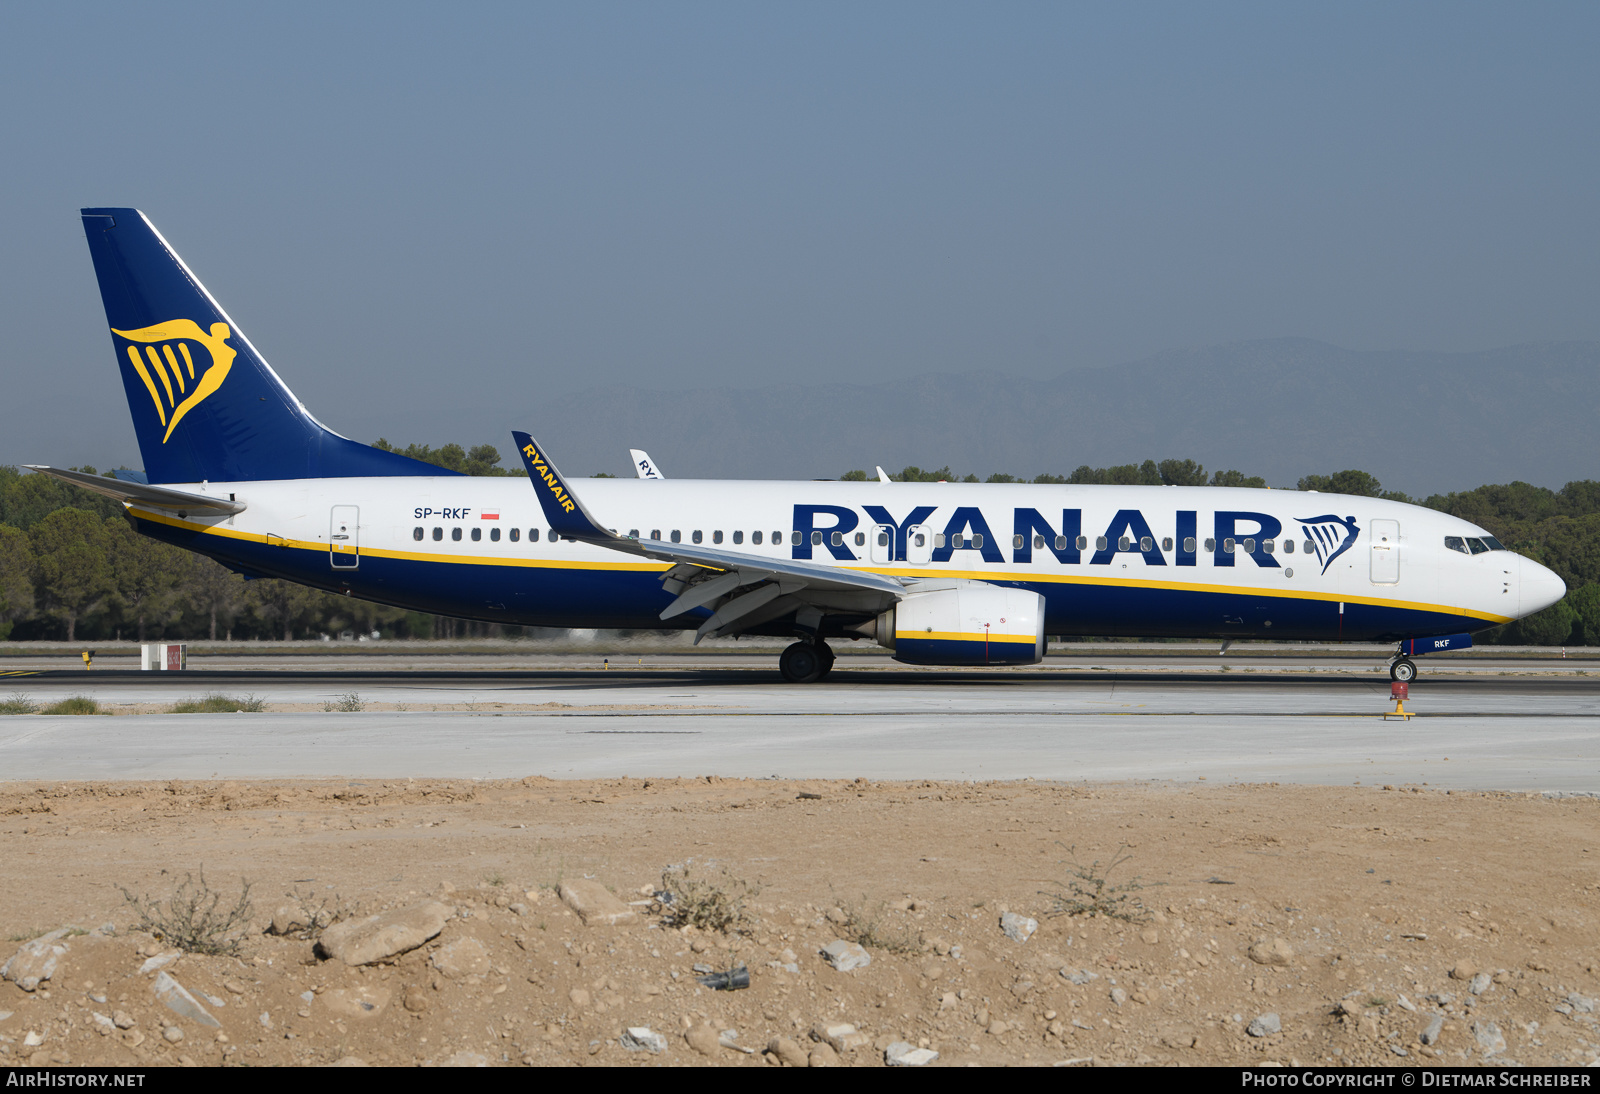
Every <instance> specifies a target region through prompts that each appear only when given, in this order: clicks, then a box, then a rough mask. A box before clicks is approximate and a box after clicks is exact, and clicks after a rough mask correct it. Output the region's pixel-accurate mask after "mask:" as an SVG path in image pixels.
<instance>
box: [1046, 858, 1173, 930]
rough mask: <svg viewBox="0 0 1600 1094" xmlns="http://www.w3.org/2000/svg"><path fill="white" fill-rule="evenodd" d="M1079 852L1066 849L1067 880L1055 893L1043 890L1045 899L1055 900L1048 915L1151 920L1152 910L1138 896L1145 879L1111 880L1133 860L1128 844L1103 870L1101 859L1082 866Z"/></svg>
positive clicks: (1060, 883) (1059, 884)
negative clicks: (1123, 865)
mask: <svg viewBox="0 0 1600 1094" xmlns="http://www.w3.org/2000/svg"><path fill="white" fill-rule="evenodd" d="M1076 851H1077V848H1076V847H1068V848H1067V854H1068V855H1069V856H1071V857H1070V859H1069V862H1070V870H1069V877H1068V878H1067V880H1066V881H1064V882H1056V883H1055V885H1056V887H1055V888H1054V889H1043V890H1040V892H1041V893H1042V894H1043V895H1044V896H1048V897H1050V898H1052V899H1053V900H1054V904H1053V905H1052V907H1051V909H1050V910H1049V911H1048V912H1046V913H1045V914H1046V915H1052V916H1055V915H1082V916H1091V917H1093V916H1104V917H1106V918H1108V919H1121V920H1125V921H1127V922H1129V923H1138V922H1142V921H1143V920H1145V919H1148V918H1149V916H1150V911H1149V909H1148V908H1146V907H1145V906H1144V901H1143V900H1142V899H1141V898H1140V897H1139V896H1138V895H1137V894H1138V893H1139V891H1140V890H1142V889H1143V888H1144V887H1145V886H1144V882H1143V881H1142V879H1140V878H1139V877H1137V876H1135V877H1133V878H1131V879H1130V880H1128V881H1120V882H1113V881H1112V880H1111V874H1112V872H1113V871H1115V870H1116V869H1117V867H1119V866H1121V865H1122V864H1123V863H1125V862H1127V861H1128V860H1129V859H1130V858H1132V857H1133V854H1132V853H1131V852H1130V851H1129V850H1128V848H1127V845H1126V844H1124V845H1123V846H1121V847H1118V848H1117V853H1116V854H1114V855H1112V856H1111V861H1110V862H1109V863H1107V864H1105V865H1104V866H1101V865H1100V860H1099V859H1095V860H1094V861H1093V862H1091V863H1090V864H1089V865H1087V866H1085V865H1083V864H1082V863H1081V862H1079V861H1078V857H1077V854H1076V853H1075V852H1076ZM1063 865H1067V863H1063Z"/></svg>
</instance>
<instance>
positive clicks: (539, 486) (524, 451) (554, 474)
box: [511, 429, 624, 547]
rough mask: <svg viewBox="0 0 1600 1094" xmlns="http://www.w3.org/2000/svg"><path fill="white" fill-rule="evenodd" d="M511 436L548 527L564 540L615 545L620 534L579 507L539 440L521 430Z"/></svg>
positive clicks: (514, 431) (580, 505) (575, 497)
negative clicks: (530, 480) (601, 524)
mask: <svg viewBox="0 0 1600 1094" xmlns="http://www.w3.org/2000/svg"><path fill="white" fill-rule="evenodd" d="M511 436H512V438H513V439H515V441H516V442H517V452H518V453H520V454H521V456H522V462H523V465H524V466H526V467H527V469H528V478H530V479H532V480H533V492H534V493H535V494H537V495H538V496H539V505H540V506H541V507H542V508H543V509H544V518H545V520H547V521H549V522H550V530H551V531H553V532H555V533H556V534H557V535H559V536H565V537H567V538H568V539H581V540H585V541H588V542H590V543H603V544H605V545H606V546H608V547H613V546H618V545H619V544H618V542H617V541H619V540H622V539H623V538H624V537H621V536H618V535H617V534H616V533H614V532H609V531H607V530H606V529H605V528H602V527H601V526H600V522H599V521H597V520H595V519H594V517H593V516H592V515H591V514H590V513H589V511H588V510H587V509H585V508H584V507H583V502H581V501H579V500H578V498H577V496H576V495H574V494H573V492H572V491H571V490H569V489H567V482H566V479H564V478H563V477H562V475H561V472H560V471H557V470H556V465H555V464H553V463H551V462H550V460H549V458H548V457H547V456H546V455H545V453H544V450H543V449H542V448H541V447H540V445H539V443H538V442H537V441H535V440H534V439H533V438H532V437H531V436H529V435H528V434H526V433H523V432H522V431H521V430H515V429H514V430H512V431H511Z"/></svg>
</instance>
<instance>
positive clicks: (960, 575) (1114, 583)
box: [128, 503, 1515, 623]
mask: <svg viewBox="0 0 1600 1094" xmlns="http://www.w3.org/2000/svg"><path fill="white" fill-rule="evenodd" d="M128 508H129V509H130V510H131V511H132V512H134V513H135V514H137V515H138V516H139V518H140V519H142V520H152V521H155V522H157V523H159V524H166V525H169V526H171V527H174V528H183V529H186V530H188V531H191V532H201V533H204V534H206V535H213V536H220V537H222V538H224V539H236V540H241V541H243V542H247V543H262V544H267V545H270V546H272V547H283V548H293V549H296V550H302V551H315V552H316V553H318V554H326V553H328V551H329V545H328V544H326V543H316V542H312V541H309V540H296V539H284V538H282V537H279V536H275V535H266V534H263V533H261V532H241V531H239V530H237V529H234V528H227V527H224V526H222V525H211V524H200V523H198V522H196V521H192V520H184V519H182V518H180V517H172V516H168V515H167V514H165V513H155V512H151V511H149V510H146V509H140V508H138V507H137V506H136V504H134V503H129V504H128ZM360 553H361V554H362V555H367V556H371V557H375V558H393V559H400V560H403V561H407V562H432V563H442V564H446V565H452V566H515V567H523V568H527V569H535V570H546V569H554V570H608V571H631V572H635V573H638V572H645V573H659V572H661V571H663V570H666V569H668V568H669V567H670V566H671V563H667V562H589V561H583V562H579V561H563V560H560V559H537V558H508V557H503V556H482V555H476V556H473V555H453V554H430V553H427V552H422V551H394V550H389V549H386V548H382V547H362V548H361V549H360ZM758 557H759V556H754V555H752V556H751V558H752V560H754V559H756V558H758ZM839 568H840V569H841V570H854V571H857V572H860V573H868V574H881V575H882V576H884V577H891V578H894V577H907V576H910V575H912V574H915V575H916V576H917V577H919V578H934V577H939V578H956V579H961V580H966V581H994V582H1009V583H1013V584H1015V583H1023V584H1043V583H1045V582H1050V583H1054V584H1066V585H1091V586H1095V587H1098V588H1107V587H1115V588H1126V589H1156V590H1159V591H1162V592H1189V593H1211V594H1216V595H1224V596H1265V597H1271V598H1273V599H1276V600H1316V601H1322V602H1323V603H1327V604H1334V603H1342V604H1370V605H1373V606H1375V607H1380V608H1403V609H1406V610H1408V611H1417V612H1435V613H1438V614H1441V615H1458V616H1466V617H1468V618H1472V619H1482V620H1484V621H1486V622H1489V623H1510V622H1511V621H1512V620H1513V619H1514V618H1515V617H1514V616H1509V615H1496V614H1495V613H1493V612H1481V611H1476V610H1474V609H1471V608H1458V607H1455V606H1454V605H1450V604H1428V603H1423V602H1419V601H1411V600H1392V599H1388V598H1385V597H1379V596H1355V595H1351V594H1348V593H1339V592H1331V593H1324V592H1311V591H1306V590H1299V589H1266V588H1262V587H1261V586H1256V585H1243V586H1242V585H1210V584H1205V583H1203V582H1194V581H1155V580H1151V579H1149V578H1137V577H1113V576H1111V575H1109V574H1108V575H1105V576H1103V577H1102V576H1100V575H1097V574H1046V573H1038V572H1036V571H1029V572H1023V573H1015V572H1005V571H1001V572H987V571H982V570H933V569H923V568H918V569H915V570H903V569H901V570H896V569H885V568H882V567H873V566H841V567H839Z"/></svg>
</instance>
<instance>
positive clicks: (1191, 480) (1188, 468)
mask: <svg viewBox="0 0 1600 1094" xmlns="http://www.w3.org/2000/svg"><path fill="white" fill-rule="evenodd" d="M1156 468H1157V470H1158V471H1159V472H1160V474H1161V482H1162V484H1163V485H1165V486H1204V485H1205V484H1206V469H1205V468H1204V467H1201V466H1200V465H1199V464H1197V463H1195V462H1194V461H1193V460H1162V461H1161V462H1160V463H1159V464H1157V465H1156Z"/></svg>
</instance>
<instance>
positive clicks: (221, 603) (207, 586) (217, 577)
mask: <svg viewBox="0 0 1600 1094" xmlns="http://www.w3.org/2000/svg"><path fill="white" fill-rule="evenodd" d="M190 557H191V559H192V561H191V562H190V563H189V572H188V574H187V576H186V577H185V579H184V582H183V595H184V597H185V598H186V599H187V600H188V602H189V605H190V606H191V607H192V608H193V609H194V610H195V611H197V612H200V613H202V614H203V615H205V617H206V619H207V621H208V624H209V628H210V636H211V641H213V642H215V641H216V640H217V621H218V620H219V619H221V620H222V621H223V622H224V623H226V624H227V625H228V634H229V636H230V637H231V636H232V632H233V620H234V618H235V617H236V616H237V615H238V614H239V610H240V609H241V608H242V607H244V601H245V582H244V578H242V577H240V576H239V575H238V574H236V573H234V572H233V571H232V570H229V569H228V568H227V567H226V566H223V565H222V564H221V563H219V562H216V561H214V560H212V559H209V558H206V557H205V556H204V555H192V556H190Z"/></svg>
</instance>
